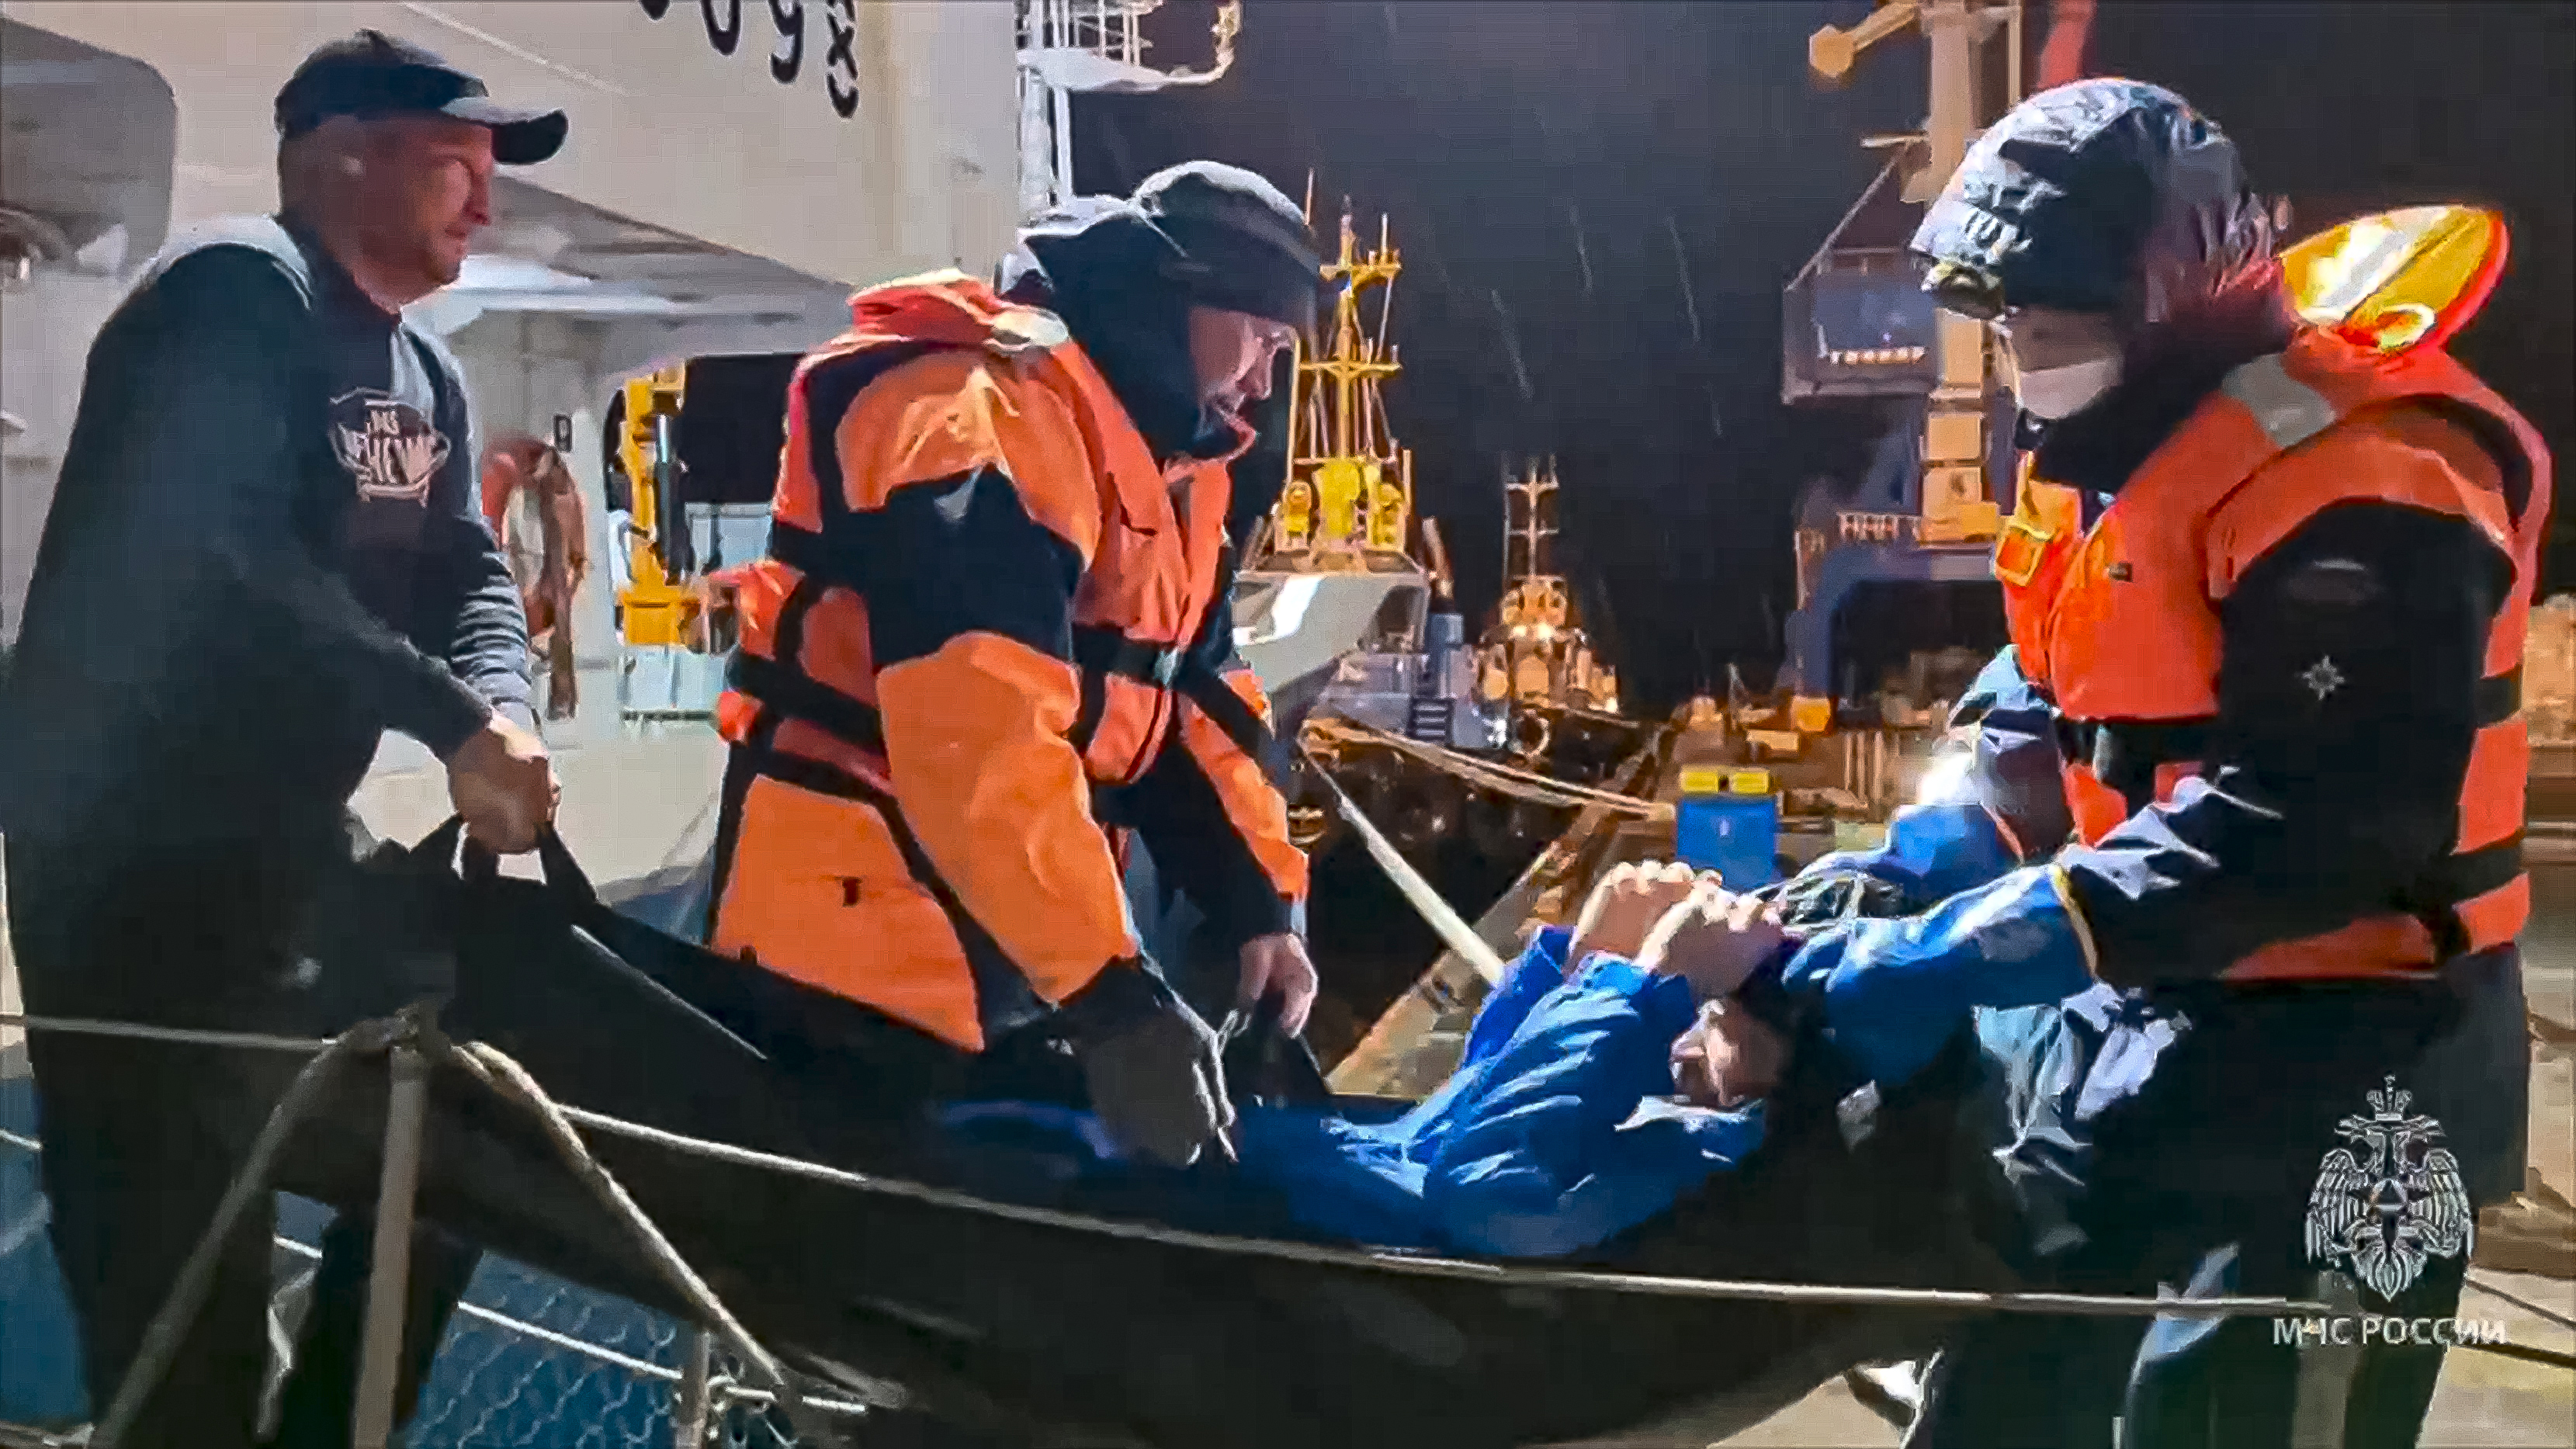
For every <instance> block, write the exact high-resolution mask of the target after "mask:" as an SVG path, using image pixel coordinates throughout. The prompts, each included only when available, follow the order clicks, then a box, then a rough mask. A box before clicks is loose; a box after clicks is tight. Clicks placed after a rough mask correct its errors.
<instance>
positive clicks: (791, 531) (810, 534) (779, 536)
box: [769, 518, 855, 583]
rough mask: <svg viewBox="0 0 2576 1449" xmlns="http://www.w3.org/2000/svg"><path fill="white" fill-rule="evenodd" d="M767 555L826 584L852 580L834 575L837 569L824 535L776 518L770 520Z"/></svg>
mask: <svg viewBox="0 0 2576 1449" xmlns="http://www.w3.org/2000/svg"><path fill="white" fill-rule="evenodd" d="M769 556H770V557H771V558H774V559H776V560H778V561H779V562H780V563H783V564H785V565H787V566H788V567H789V568H791V569H794V570H796V572H798V573H800V574H803V575H805V576H806V577H808V578H818V579H821V580H822V581H823V582H825V583H844V582H855V580H843V579H839V578H836V577H834V575H835V574H836V573H838V572H839V568H838V565H837V564H836V563H835V562H834V561H833V559H832V556H831V548H830V546H829V545H828V544H826V543H824V541H823V535H821V534H819V533H816V532H815V531H813V530H812V529H810V528H798V527H797V526H796V525H794V524H792V523H782V522H780V521H778V520H777V519H774V518H773V519H771V520H770V522H769Z"/></svg>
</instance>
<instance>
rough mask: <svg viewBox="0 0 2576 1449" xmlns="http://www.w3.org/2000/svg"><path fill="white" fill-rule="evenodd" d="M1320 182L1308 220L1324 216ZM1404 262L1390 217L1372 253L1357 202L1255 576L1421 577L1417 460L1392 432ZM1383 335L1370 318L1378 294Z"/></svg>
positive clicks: (1307, 345)
mask: <svg viewBox="0 0 2576 1449" xmlns="http://www.w3.org/2000/svg"><path fill="white" fill-rule="evenodd" d="M1313 190H1314V188H1313V184H1312V182H1311V181H1310V182H1309V183H1308V187H1307V193H1308V194H1307V211H1308V213H1309V214H1310V215H1311V214H1312V213H1313V210H1314V196H1313ZM1403 270H1404V264H1403V260H1402V258H1401V257H1400V256H1399V255H1398V254H1397V252H1396V250H1395V247H1394V246H1393V245H1392V244H1391V243H1390V242H1389V240H1388V236H1387V224H1386V219H1385V218H1383V217H1380V218H1379V219H1378V237H1377V245H1376V246H1375V247H1373V248H1371V249H1370V250H1368V251H1366V252H1363V251H1361V250H1360V245H1359V236H1358V233H1357V231H1356V229H1355V228H1354V227H1353V226H1352V224H1351V214H1350V209H1349V206H1348V205H1347V204H1345V205H1344V207H1343V210H1342V236H1341V253H1340V255H1339V256H1337V257H1336V258H1335V259H1334V260H1332V261H1331V262H1328V263H1326V264H1325V266H1324V278H1325V280H1327V281H1332V282H1339V283H1341V284H1342V285H1341V286H1340V287H1339V289H1338V296H1337V298H1336V300H1335V302H1334V304H1333V314H1332V317H1331V318H1330V319H1329V320H1328V321H1327V322H1326V323H1325V324H1324V326H1323V327H1322V328H1320V329H1318V330H1319V332H1320V334H1321V335H1320V336H1319V337H1316V338H1307V337H1302V336H1301V337H1299V338H1298V339H1297V352H1296V373H1295V377H1294V379H1293V381H1292V382H1291V383H1290V387H1291V389H1292V392H1291V396H1290V398H1289V405H1288V409H1289V441H1288V481H1287V486H1286V487H1285V488H1284V489H1283V490H1282V491H1281V493H1280V496H1279V505H1278V507H1277V508H1275V509H1274V510H1272V513H1271V518H1270V526H1269V528H1268V530H1267V531H1266V534H1265V536H1264V538H1263V540H1262V542H1261V544H1260V545H1259V546H1257V547H1256V548H1255V549H1254V553H1255V555H1256V560H1255V563H1254V565H1253V566H1254V567H1256V568H1259V569H1263V570H1278V571H1281V572H1289V573H1370V572H1383V571H1386V570H1387V569H1389V568H1390V567H1419V565H1418V564H1416V563H1415V561H1414V560H1413V559H1412V556H1411V553H1410V551H1409V545H1410V542H1411V534H1412V520H1413V451H1412V450H1411V449H1409V448H1404V447H1400V446H1398V445H1397V443H1396V441H1395V434H1394V431H1393V430H1392V429H1391V428H1390V427H1389V426H1388V424H1387V418H1386V403H1385V398H1384V395H1383V393H1382V391H1381V389H1382V388H1383V387H1384V385H1385V384H1386V382H1387V381H1388V380H1389V379H1391V378H1393V377H1395V376H1396V375H1397V374H1399V373H1400V372H1402V371H1403V366H1402V364H1401V363H1400V362H1398V361H1397V359H1396V352H1395V348H1394V347H1392V346H1391V345H1389V344H1388V342H1387V319H1388V317H1389V315H1390V314H1391V312H1392V310H1393V307H1392V296H1393V288H1394V284H1395V279H1396V276H1397V274H1398V273H1400V272H1402V271H1403ZM1372 294H1374V296H1375V300H1376V303H1377V315H1376V327H1375V328H1374V329H1371V328H1370V327H1369V326H1368V325H1367V323H1366V322H1365V321H1364V320H1363V317H1362V312H1361V309H1362V307H1363V306H1364V305H1366V303H1367V302H1368V300H1369V299H1370V297H1371V295H1372Z"/></svg>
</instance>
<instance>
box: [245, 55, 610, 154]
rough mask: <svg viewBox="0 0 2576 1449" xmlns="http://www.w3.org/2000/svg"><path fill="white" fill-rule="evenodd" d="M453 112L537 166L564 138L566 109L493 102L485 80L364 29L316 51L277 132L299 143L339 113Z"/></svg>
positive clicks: (286, 95)
mask: <svg viewBox="0 0 2576 1449" xmlns="http://www.w3.org/2000/svg"><path fill="white" fill-rule="evenodd" d="M399 115H415V116H448V117H451V118H453V119H455V120H459V121H471V122H473V123H474V124H475V125H478V126H488V127H490V128H491V131H492V159H493V160H495V161H498V162H500V163H501V164H502V165H504V166H532V165H535V164H536V163H537V162H539V161H543V160H545V159H546V158H547V157H549V156H552V155H553V154H555V152H556V151H557V150H558V149H559V148H561V147H562V145H563V143H564V132H565V131H566V130H567V129H568V128H569V125H570V123H569V121H568V120H567V119H566V117H565V116H564V113H563V112H561V111H535V110H525V109H522V108H520V107H516V106H505V105H502V104H501V103H500V102H498V101H495V100H493V99H492V93H491V90H490V89H489V88H488V87H486V86H485V85H484V84H483V82H482V81H480V80H477V79H476V78H474V77H473V76H470V75H468V74H466V73H465V72H464V71H461V70H458V69H457V68H456V67H454V66H452V65H449V64H448V63H447V62H446V61H444V60H441V59H439V58H438V57H437V56H436V55H434V54H432V53H431V52H429V51H427V50H424V49H422V48H421V47H419V46H417V45H413V44H412V43H410V42H409V41H404V40H397V39H395V38H394V37H392V36H390V35H387V34H385V33H384V32H383V31H381V30H361V31H359V32H358V33H357V34H355V35H352V36H349V37H348V38H346V39H344V40H334V41H330V42H327V43H325V44H323V45H320V46H317V47H315V48H314V51H313V53H312V54H311V55H308V56H306V57H305V58H304V63H303V64H302V65H299V66H297V67H296V68H295V74H293V75H291V76H289V77H287V80H286V85H285V86H284V87H283V88H282V89H280V90H279V91H278V93H277V134H278V138H279V139H280V140H291V139H293V138H294V137H296V136H300V135H302V134H303V133H305V132H307V131H310V130H312V129H313V128H314V127H316V126H319V125H321V124H322V123H323V122H324V121H327V120H329V119H331V118H332V117H333V116H361V117H373V116H399Z"/></svg>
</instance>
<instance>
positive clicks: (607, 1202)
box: [439, 1041, 805, 1421]
mask: <svg viewBox="0 0 2576 1449" xmlns="http://www.w3.org/2000/svg"><path fill="white" fill-rule="evenodd" d="M439 1048H440V1056H441V1057H442V1058H443V1059H444V1060H447V1061H449V1062H452V1063H454V1064H455V1065H456V1066H458V1067H459V1068H461V1069H462V1070H464V1071H465V1073H466V1074H467V1075H469V1076H471V1077H473V1078H474V1079H475V1080H477V1081H480V1082H482V1083H483V1084H484V1085H486V1086H488V1087H490V1088H492V1089H493V1091H494V1092H496V1093H497V1094H498V1095H500V1096H502V1097H503V1098H505V1099H509V1100H512V1101H515V1102H517V1103H518V1105H520V1106H522V1107H525V1108H526V1109H527V1110H528V1111H529V1112H531V1113H533V1114H534V1115H535V1116H536V1118H537V1120H538V1121H539V1122H540V1123H542V1124H543V1125H544V1127H545V1129H546V1135H547V1136H548V1137H549V1138H551V1139H552V1140H553V1142H554V1146H555V1151H556V1154H557V1155H558V1156H560V1157H561V1158H562V1159H563V1163H564V1165H565V1166H566V1167H568V1168H570V1169H572V1172H573V1175H574V1176H575V1177H578V1178H580V1179H581V1181H582V1184H583V1185H584V1186H585V1187H588V1188H589V1189H590V1191H591V1194H592V1196H594V1197H596V1198H598V1199H599V1202H600V1204H601V1206H603V1207H605V1208H607V1209H608V1210H609V1212H610V1213H611V1214H612V1215H613V1216H615V1217H616V1218H617V1220H618V1221H619V1223H620V1224H621V1225H622V1226H624V1227H625V1229H626V1231H627V1234H628V1235H629V1236H630V1237H632V1238H633V1239H634V1241H635V1244H636V1246H637V1247H639V1248H641V1249H643V1251H644V1254H645V1256H646V1257H647V1258H648V1259H649V1260H651V1262H652V1264H653V1267H654V1269H655V1271H657V1272H659V1273H660V1274H661V1275H662V1278H663V1280H664V1281H665V1282H667V1283H668V1284H670V1286H671V1287H672V1288H673V1289H675V1290H676V1291H677V1292H678V1293H679V1294H680V1296H681V1297H682V1299H684V1300H685V1301H686V1302H687V1303H688V1305H689V1310H690V1312H691V1313H692V1314H694V1315H695V1316H696V1317H697V1319H698V1321H699V1322H701V1323H704V1324H706V1325H707V1326H708V1327H710V1328H712V1329H714V1330H715V1331H716V1333H717V1334H718V1335H720V1336H721V1337H722V1338H723V1339H724V1340H725V1344H726V1346H727V1347H728V1348H730V1349H731V1350H732V1351H733V1352H734V1354H735V1355H736V1356H737V1357H739V1358H741V1359H742V1360H743V1362H745V1363H746V1364H749V1365H750V1366H751V1367H752V1368H753V1369H754V1370H756V1371H757V1372H758V1373H759V1374H760V1376H761V1377H762V1378H764V1379H767V1380H768V1381H769V1383H770V1386H771V1388H772V1389H773V1390H774V1391H775V1392H776V1393H777V1395H778V1404H779V1407H780V1408H781V1409H783V1410H784V1411H785V1412H786V1413H787V1415H788V1417H789V1419H790V1420H791V1421H793V1420H795V1419H797V1418H798V1417H799V1416H800V1415H801V1414H802V1413H803V1411H804V1408H805V1400H804V1396H803V1395H802V1394H801V1393H799V1392H798V1390H797V1388H796V1384H795V1381H794V1380H793V1379H791V1378H790V1377H789V1376H788V1373H787V1370H786V1369H784V1368H782V1367H780V1366H779V1363H778V1360H776V1359H775V1358H772V1357H770V1354H769V1351H768V1350H767V1349H764V1348H762V1347H761V1346H760V1344H759V1342H758V1341H757V1340H755V1339H754V1338H752V1336H751V1333H750V1331H749V1330H747V1329H745V1328H744V1327H743V1326H742V1324H741V1323H740V1322H739V1321H738V1320H736V1319H735V1318H734V1316H733V1313H732V1312H731V1311H730V1310H729V1309H727V1308H726V1307H725V1306H724V1303H723V1301H722V1300H720V1299H719V1298H717V1297H716V1295H715V1290H714V1289H712V1288H709V1287H708V1286H707V1284H706V1281H705V1280H704V1279H702V1278H700V1277H699V1276H698V1275H697V1273H696V1271H695V1270H693V1269H692V1268H690V1267H689V1264H688V1261H687V1260H686V1259H684V1258H682V1257H681V1256H680V1254H679V1250H678V1249H676V1248H673V1247H672V1246H671V1241H670V1239H668V1238H666V1237H664V1236H662V1230H661V1229H660V1228H658V1227H655V1226H654V1224H653V1220H652V1219H651V1218H650V1217H648V1216H646V1215H645V1212H644V1210H643V1209H642V1208H640V1207H638V1206H636V1204H635V1199H633V1198H632V1197H629V1196H628V1195H627V1192H626V1189H625V1188H624V1187H623V1186H621V1185H620V1184H619V1183H618V1181H617V1179H616V1178H614V1177H612V1176H610V1175H609V1172H608V1169H607V1168H606V1167H603V1166H601V1165H600V1162H599V1159H598V1158H596V1157H594V1156H592V1155H591V1151H590V1148H589V1147H588V1146H587V1145H586V1144H584V1143H583V1142H582V1140H581V1134H580V1133H579V1132H576V1131H574V1130H573V1124H572V1122H571V1121H570V1120H568V1118H569V1116H570V1114H569V1113H568V1112H567V1110H566V1109H565V1108H563V1107H562V1106H560V1105H559V1104H557V1103H556V1101H555V1100H554V1099H553V1098H552V1097H549V1096H547V1095H546V1093H545V1089H544V1088H542V1087H540V1086H538V1085H537V1083H536V1079H535V1078H533V1077H531V1076H529V1075H528V1072H527V1069H526V1068H524V1067H522V1066H520V1065H519V1064H518V1063H517V1062H514V1061H512V1060H511V1059H510V1058H509V1057H508V1056H507V1055H505V1054H504V1053H502V1052H501V1051H499V1050H498V1049H496V1048H494V1047H492V1046H489V1045H486V1044H484V1043H482V1042H475V1043H471V1044H469V1045H466V1046H461V1047H460V1046H458V1045H456V1044H455V1043H453V1042H444V1041H442V1042H440V1043H439Z"/></svg>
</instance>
